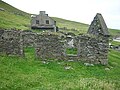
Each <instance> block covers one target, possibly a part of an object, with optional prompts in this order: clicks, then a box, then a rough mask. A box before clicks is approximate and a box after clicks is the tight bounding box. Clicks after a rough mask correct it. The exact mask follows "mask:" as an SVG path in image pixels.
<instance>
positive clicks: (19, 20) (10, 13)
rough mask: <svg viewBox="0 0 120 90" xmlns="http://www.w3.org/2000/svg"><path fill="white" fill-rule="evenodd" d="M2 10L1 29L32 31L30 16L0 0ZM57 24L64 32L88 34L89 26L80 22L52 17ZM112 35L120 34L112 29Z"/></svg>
mask: <svg viewBox="0 0 120 90" xmlns="http://www.w3.org/2000/svg"><path fill="white" fill-rule="evenodd" d="M0 8H3V9H5V11H0V28H5V29H10V28H17V29H23V30H26V29H30V20H31V18H30V14H28V13H26V12H23V11H21V10H18V9H16V8H15V7H13V6H11V5H9V4H7V3H5V2H3V1H1V0H0ZM52 18H53V19H54V20H56V22H57V26H58V27H59V28H64V27H66V28H67V30H63V31H64V32H73V33H76V34H79V33H86V32H87V30H88V27H89V25H87V24H83V23H80V22H75V21H70V20H65V19H61V18H56V17H52ZM110 33H111V34H112V35H117V34H119V33H120V31H119V30H116V29H110Z"/></svg>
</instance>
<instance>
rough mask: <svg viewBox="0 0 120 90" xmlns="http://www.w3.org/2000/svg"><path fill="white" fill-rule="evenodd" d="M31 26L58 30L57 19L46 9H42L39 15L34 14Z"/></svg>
mask: <svg viewBox="0 0 120 90" xmlns="http://www.w3.org/2000/svg"><path fill="white" fill-rule="evenodd" d="M31 28H32V29H44V30H51V31H55V32H56V21H55V20H53V19H52V18H51V17H49V16H48V14H46V13H45V11H40V14H39V15H33V16H32V20H31Z"/></svg>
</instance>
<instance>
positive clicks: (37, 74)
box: [0, 48, 120, 90]
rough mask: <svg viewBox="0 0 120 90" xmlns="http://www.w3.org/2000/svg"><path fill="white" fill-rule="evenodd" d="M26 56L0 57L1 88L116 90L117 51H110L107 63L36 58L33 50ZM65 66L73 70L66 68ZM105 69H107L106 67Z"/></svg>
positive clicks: (119, 82) (119, 83)
mask: <svg viewBox="0 0 120 90" xmlns="http://www.w3.org/2000/svg"><path fill="white" fill-rule="evenodd" d="M25 52H26V58H19V57H16V56H0V73H1V74H0V90H119V88H120V78H119V76H120V57H119V55H120V52H117V51H113V50H110V52H109V65H108V66H101V65H95V66H85V65H84V64H82V63H80V62H65V61H64V62H63V61H59V62H56V61H53V62H48V63H47V64H44V63H42V62H41V61H40V60H36V59H35V57H34V49H32V48H27V49H26V51H25ZM65 66H71V67H72V69H70V70H65V69H64V68H65ZM106 68H107V69H106Z"/></svg>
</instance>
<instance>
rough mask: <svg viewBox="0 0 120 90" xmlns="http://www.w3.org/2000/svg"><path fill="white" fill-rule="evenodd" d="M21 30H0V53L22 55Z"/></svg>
mask: <svg viewBox="0 0 120 90" xmlns="http://www.w3.org/2000/svg"><path fill="white" fill-rule="evenodd" d="M22 42H23V41H22V39H21V31H18V30H0V53H2V54H6V55H19V56H23V55H24V53H23V43H22Z"/></svg>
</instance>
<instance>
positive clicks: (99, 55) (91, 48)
mask: <svg viewBox="0 0 120 90" xmlns="http://www.w3.org/2000/svg"><path fill="white" fill-rule="evenodd" d="M72 39H73V40H74V41H73V45H74V46H75V48H77V54H76V55H67V54H66V48H68V46H67V44H66V41H67V37H66V38H65V37H62V36H60V35H58V34H53V33H43V34H36V33H33V32H23V31H17V30H0V53H3V54H7V55H19V56H24V49H23V48H24V47H26V46H32V47H34V48H35V55H36V56H35V57H36V58H41V59H42V60H50V59H52V60H53V59H59V60H73V61H83V62H88V63H94V64H103V65H106V64H107V63H108V58H107V55H108V48H109V45H108V44H109V39H108V37H107V36H96V35H90V34H89V35H79V36H75V37H72ZM72 48H73V47H72Z"/></svg>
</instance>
